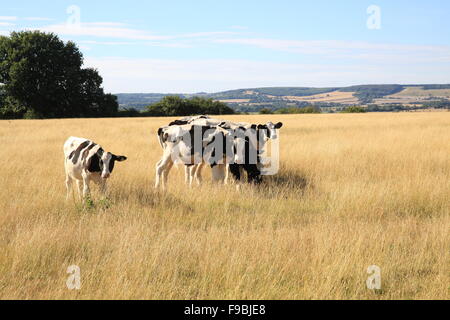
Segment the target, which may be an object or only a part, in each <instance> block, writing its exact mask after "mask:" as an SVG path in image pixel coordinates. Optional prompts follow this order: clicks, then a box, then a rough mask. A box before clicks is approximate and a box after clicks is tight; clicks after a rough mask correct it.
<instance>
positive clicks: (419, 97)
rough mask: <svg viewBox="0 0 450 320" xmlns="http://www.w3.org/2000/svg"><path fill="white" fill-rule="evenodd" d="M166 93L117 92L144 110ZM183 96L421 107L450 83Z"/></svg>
mask: <svg viewBox="0 0 450 320" xmlns="http://www.w3.org/2000/svg"><path fill="white" fill-rule="evenodd" d="M166 95H168V94H164V93H128V94H117V96H118V98H119V104H120V107H121V108H122V109H129V108H135V109H137V110H142V109H143V108H145V107H146V106H148V105H150V104H152V103H155V102H158V101H159V100H160V99H162V98H163V97H164V96H166ZM178 95H180V96H182V97H187V98H188V97H192V96H203V97H209V98H212V99H214V100H220V101H222V102H225V103H227V104H229V105H230V106H231V107H232V108H234V109H235V110H237V111H241V112H257V111H259V110H261V109H262V108H270V109H279V108H284V107H289V106H297V107H304V106H307V105H311V104H314V105H317V106H319V107H321V108H322V109H325V110H326V109H330V110H331V109H335V108H339V107H343V106H349V105H366V106H367V105H378V106H381V108H383V106H386V105H402V106H406V107H420V106H426V105H428V104H430V103H431V104H432V103H436V102H439V101H450V84H433V85H430V84H428V85H398V84H386V85H359V86H350V87H328V88H309V87H269V88H252V89H237V90H228V91H223V92H217V93H204V92H202V93H196V94H183V93H180V94H178Z"/></svg>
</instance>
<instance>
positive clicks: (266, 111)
mask: <svg viewBox="0 0 450 320" xmlns="http://www.w3.org/2000/svg"><path fill="white" fill-rule="evenodd" d="M272 113H273V111H272V109H269V108H262V109H261V110H259V114H272Z"/></svg>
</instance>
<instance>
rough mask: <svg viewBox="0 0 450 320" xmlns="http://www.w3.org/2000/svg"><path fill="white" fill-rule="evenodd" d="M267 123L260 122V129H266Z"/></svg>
mask: <svg viewBox="0 0 450 320" xmlns="http://www.w3.org/2000/svg"><path fill="white" fill-rule="evenodd" d="M266 128H267V127H266V125H265V124H258V129H266Z"/></svg>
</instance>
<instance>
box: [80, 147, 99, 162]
mask: <svg viewBox="0 0 450 320" xmlns="http://www.w3.org/2000/svg"><path fill="white" fill-rule="evenodd" d="M96 145H97V144H96V143H92V144H91V145H90V146H89V147H87V148H86V149H85V150H84V151H83V155H82V156H81V160H82V161H83V160H84V159H86V157H87V156H88V154H89V151H90V150H91V149H92V148H93V147H95V146H96Z"/></svg>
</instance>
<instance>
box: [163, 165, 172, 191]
mask: <svg viewBox="0 0 450 320" xmlns="http://www.w3.org/2000/svg"><path fill="white" fill-rule="evenodd" d="M172 167H173V161H172V159H171V158H169V161H168V162H167V165H166V166H165V168H164V171H163V188H166V187H167V179H168V177H169V172H170V169H172Z"/></svg>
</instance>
